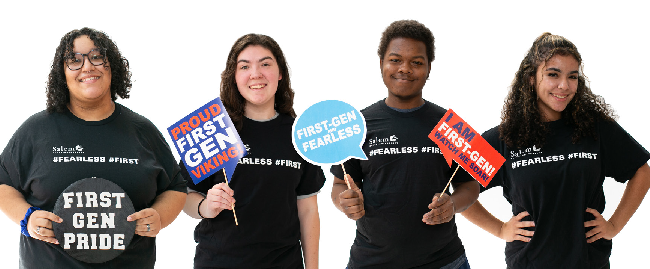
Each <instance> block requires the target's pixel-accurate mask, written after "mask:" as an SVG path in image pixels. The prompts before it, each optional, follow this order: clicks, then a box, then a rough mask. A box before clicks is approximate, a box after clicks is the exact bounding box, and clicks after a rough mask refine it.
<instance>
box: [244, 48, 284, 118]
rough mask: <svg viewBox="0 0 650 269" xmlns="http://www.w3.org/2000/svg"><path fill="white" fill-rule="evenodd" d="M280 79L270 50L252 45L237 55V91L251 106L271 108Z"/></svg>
mask: <svg viewBox="0 0 650 269" xmlns="http://www.w3.org/2000/svg"><path fill="white" fill-rule="evenodd" d="M281 79H282V75H281V74H280V68H279V67H278V63H277V61H276V59H275V57H273V53H271V51H270V50H268V49H266V48H264V47H262V46H258V45H252V46H248V47H246V48H245V49H244V50H242V52H241V53H239V56H237V69H236V71H235V82H236V83H237V89H238V90H239V93H240V94H241V95H242V96H243V97H244V99H246V109H248V108H250V107H251V106H255V107H258V108H264V109H269V108H270V109H273V107H274V104H275V92H276V91H277V90H278V81H280V80H281Z"/></svg>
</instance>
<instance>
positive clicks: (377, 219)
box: [331, 100, 474, 268]
mask: <svg viewBox="0 0 650 269" xmlns="http://www.w3.org/2000/svg"><path fill="white" fill-rule="evenodd" d="M361 113H362V114H363V116H364V118H365V120H366V128H367V135H366V141H365V142H364V144H363V151H364V152H365V153H366V156H368V160H358V159H350V160H348V161H347V162H345V169H346V172H347V173H348V174H350V176H352V178H353V179H354V180H355V181H357V182H361V185H360V186H359V188H361V191H362V193H363V197H364V207H365V211H366V214H365V216H363V217H362V218H360V219H359V220H357V236H356V238H355V240H354V243H353V245H352V248H351V250H350V261H349V262H348V267H349V268H439V267H441V266H444V265H446V264H449V263H451V262H452V261H454V260H455V259H457V258H458V257H460V255H462V254H463V253H464V252H465V249H464V248H463V245H462V243H461V241H460V238H458V233H457V231H456V223H455V218H454V219H452V220H451V221H450V222H448V223H444V224H440V225H427V224H426V223H424V222H422V216H423V215H424V214H425V213H427V212H428V211H430V210H429V209H428V208H427V206H428V205H429V204H430V203H431V200H432V199H433V195H434V194H435V193H437V192H442V190H443V189H444V188H445V185H446V184H447V182H448V181H449V178H450V177H451V174H452V173H453V171H454V170H452V168H450V167H449V166H448V165H447V163H446V161H445V159H444V158H443V156H442V153H441V152H440V149H439V148H438V146H437V145H436V144H435V143H434V142H433V141H432V140H431V139H429V137H428V135H429V133H431V130H433V128H434V127H435V126H436V124H437V123H438V121H440V119H441V118H442V116H443V115H444V114H445V110H444V109H442V108H441V107H439V106H437V105H435V104H433V103H430V102H428V101H426V102H425V105H424V106H423V107H422V108H420V109H418V110H416V111H413V112H397V111H395V110H393V109H391V108H390V107H388V106H387V105H386V103H385V102H384V100H381V101H379V102H377V103H375V104H373V105H371V106H369V107H367V108H365V109H363V110H361ZM456 165H457V164H455V163H454V165H453V169H455V168H456ZM331 172H332V174H334V176H336V177H338V178H343V171H342V169H341V166H340V165H333V166H332V169H331ZM471 180H474V179H472V177H471V176H470V175H469V174H468V173H467V172H465V170H463V169H459V170H458V172H457V173H456V176H455V177H454V179H453V181H454V182H465V181H471ZM447 193H449V191H447Z"/></svg>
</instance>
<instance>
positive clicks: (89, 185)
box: [52, 178, 135, 263]
mask: <svg viewBox="0 0 650 269" xmlns="http://www.w3.org/2000/svg"><path fill="white" fill-rule="evenodd" d="M53 213H54V214H56V215H57V216H59V217H61V218H62V219H63V222H62V223H56V222H52V225H53V228H54V235H55V236H56V239H57V240H59V244H60V246H61V247H62V248H63V250H65V251H66V252H67V253H68V254H70V256H72V257H74V258H75V259H77V260H80V261H82V262H87V263H102V262H106V261H109V260H112V259H114V258H115V257H117V256H118V255H120V254H122V252H123V251H124V249H126V247H127V246H128V245H129V243H131V239H132V238H133V235H134V233H135V221H132V222H128V221H126V217H128V216H129V215H131V214H133V213H135V209H134V208H133V203H132V202H131V199H129V196H128V195H126V192H125V191H124V190H122V188H120V186H118V185H117V184H115V183H113V182H110V181H108V180H106V179H103V178H85V179H82V180H79V181H77V182H75V183H72V184H71V185H70V186H68V187H67V188H66V189H65V190H64V191H63V193H61V195H60V196H59V198H58V199H57V200H56V204H55V205H54V210H53Z"/></svg>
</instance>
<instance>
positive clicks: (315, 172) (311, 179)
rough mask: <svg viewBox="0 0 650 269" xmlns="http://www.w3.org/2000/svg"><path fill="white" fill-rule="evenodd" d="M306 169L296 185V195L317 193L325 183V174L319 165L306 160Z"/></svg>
mask: <svg viewBox="0 0 650 269" xmlns="http://www.w3.org/2000/svg"><path fill="white" fill-rule="evenodd" d="M304 164H305V170H304V171H303V173H302V176H301V177H300V183H298V187H296V195H297V196H301V195H310V194H313V193H317V192H318V191H320V189H321V188H323V185H325V174H323V169H321V168H320V166H318V165H313V164H311V163H308V162H304Z"/></svg>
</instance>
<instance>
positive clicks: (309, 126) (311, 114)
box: [292, 100, 368, 165]
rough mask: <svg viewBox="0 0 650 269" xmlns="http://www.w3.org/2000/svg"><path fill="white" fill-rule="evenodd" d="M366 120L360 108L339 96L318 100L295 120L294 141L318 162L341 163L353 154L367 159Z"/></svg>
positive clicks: (303, 153)
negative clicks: (365, 150) (340, 98)
mask: <svg viewBox="0 0 650 269" xmlns="http://www.w3.org/2000/svg"><path fill="white" fill-rule="evenodd" d="M365 138H366V120H365V119H364V118H363V115H361V113H359V111H358V110H357V109H355V108H354V107H353V106H351V105H350V104H348V103H345V102H342V101H338V100H327V101H321V102H318V103H316V104H314V105H312V106H310V107H309V108H307V110H305V112H304V113H302V115H300V116H299V117H298V118H297V119H296V121H295V122H294V123H293V130H292V141H293V146H294V148H295V149H296V151H297V152H298V153H299V154H300V156H302V157H303V158H304V159H305V160H307V161H308V162H310V163H312V164H316V165H331V164H340V163H343V162H344V161H346V160H347V159H350V158H356V159H362V160H367V159H368V158H367V157H366V154H365V153H364V152H363V150H362V149H361V146H362V145H363V142H364V141H365Z"/></svg>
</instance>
